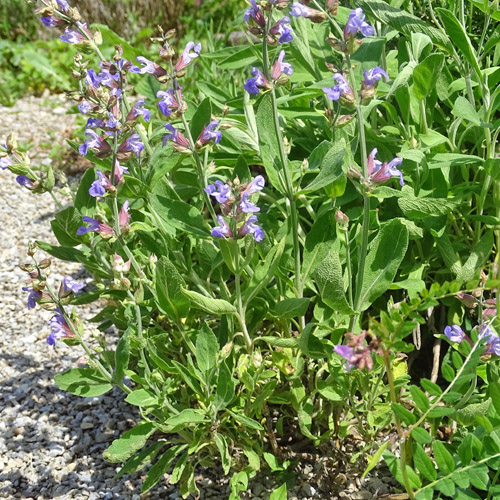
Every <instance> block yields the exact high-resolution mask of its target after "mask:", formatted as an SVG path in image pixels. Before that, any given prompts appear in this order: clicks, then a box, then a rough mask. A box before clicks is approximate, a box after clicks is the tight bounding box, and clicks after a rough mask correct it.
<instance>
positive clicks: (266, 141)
mask: <svg viewBox="0 0 500 500" xmlns="http://www.w3.org/2000/svg"><path fill="white" fill-rule="evenodd" d="M255 119H256V122H257V130H258V134H259V147H260V156H261V158H262V162H263V164H264V168H265V169H266V173H267V177H268V178H269V182H270V183H271V184H272V186H273V187H274V188H275V189H276V190H278V191H279V192H280V193H282V194H284V193H285V191H284V189H285V186H284V185H283V181H282V179H283V177H281V178H280V176H282V175H283V168H284V167H283V165H281V159H280V150H279V148H280V145H279V144H278V138H277V136H276V130H275V128H274V115H273V103H272V97H271V96H270V95H269V94H265V95H263V96H262V100H261V101H260V104H259V108H258V110H257V114H256V116H255ZM285 168H288V165H286V166H285Z"/></svg>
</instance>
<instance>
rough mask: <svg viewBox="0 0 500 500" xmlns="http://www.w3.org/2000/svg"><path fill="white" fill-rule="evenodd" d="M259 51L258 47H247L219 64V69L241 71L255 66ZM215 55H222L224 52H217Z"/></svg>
mask: <svg viewBox="0 0 500 500" xmlns="http://www.w3.org/2000/svg"><path fill="white" fill-rule="evenodd" d="M257 50H258V46H257V45H256V46H253V47H245V48H244V49H241V50H239V51H238V52H236V53H233V54H231V55H230V56H229V57H226V58H225V59H224V60H222V61H221V62H219V63H218V66H219V68H223V69H240V68H250V67H251V66H253V65H254V64H255V63H256V62H257V60H258V57H257V55H256V54H257V53H258V52H257ZM214 54H222V51H220V50H219V51H216V52H215V53H214Z"/></svg>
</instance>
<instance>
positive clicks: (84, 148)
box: [78, 128, 109, 156]
mask: <svg viewBox="0 0 500 500" xmlns="http://www.w3.org/2000/svg"><path fill="white" fill-rule="evenodd" d="M85 135H87V136H89V137H90V139H87V140H85V141H84V143H83V144H82V145H81V146H80V147H79V148H78V151H79V152H80V154H81V155H83V156H86V154H87V152H88V149H89V148H93V149H101V148H102V146H103V141H102V137H101V136H100V135H99V134H97V133H96V132H94V131H93V130H92V129H91V128H88V129H86V130H85ZM108 147H109V145H108Z"/></svg>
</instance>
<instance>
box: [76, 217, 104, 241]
mask: <svg viewBox="0 0 500 500" xmlns="http://www.w3.org/2000/svg"><path fill="white" fill-rule="evenodd" d="M82 221H83V222H87V223H88V224H89V226H88V227H85V226H80V227H79V228H78V230H77V231H76V234H77V235H78V236H81V235H82V234H87V233H90V232H93V231H95V232H96V233H104V234H105V235H111V234H113V228H112V227H110V226H108V225H107V224H104V223H103V222H99V221H98V220H96V219H93V218H92V217H88V216H87V215H84V216H83V217H82Z"/></svg>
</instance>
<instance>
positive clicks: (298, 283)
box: [262, 10, 305, 327]
mask: <svg viewBox="0 0 500 500" xmlns="http://www.w3.org/2000/svg"><path fill="white" fill-rule="evenodd" d="M271 22H272V10H271V11H269V14H268V17H267V26H266V33H264V40H263V43H262V59H263V69H264V76H265V77H266V78H267V79H268V80H270V76H269V75H270V63H269V53H268V47H267V39H266V37H267V33H268V32H269V30H270V27H271ZM271 101H272V110H273V124H274V130H275V133H276V137H277V140H278V150H279V156H280V161H281V165H282V170H283V175H284V187H285V191H286V197H287V199H288V207H289V210H290V224H291V226H292V227H291V229H292V237H293V251H294V260H295V294H296V296H297V297H298V298H301V297H302V295H303V283H302V276H301V260H300V241H299V221H298V217H297V204H296V200H295V193H294V188H293V182H292V177H291V175H290V170H289V167H288V158H287V155H286V153H285V149H284V147H283V135H282V133H281V128H280V124H279V114H278V103H277V99H276V92H275V89H274V87H273V88H272V89H271ZM300 322H301V325H302V327H304V326H305V320H304V317H301V320H300Z"/></svg>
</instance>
